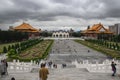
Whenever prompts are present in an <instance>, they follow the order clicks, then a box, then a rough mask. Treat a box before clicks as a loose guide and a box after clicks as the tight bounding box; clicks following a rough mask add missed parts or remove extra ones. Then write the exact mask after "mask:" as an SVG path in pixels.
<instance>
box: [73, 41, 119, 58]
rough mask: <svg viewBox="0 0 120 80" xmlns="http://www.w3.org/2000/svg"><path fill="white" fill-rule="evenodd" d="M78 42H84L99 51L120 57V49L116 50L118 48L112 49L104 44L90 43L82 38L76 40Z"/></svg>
mask: <svg viewBox="0 0 120 80" xmlns="http://www.w3.org/2000/svg"><path fill="white" fill-rule="evenodd" d="M75 41H76V42H78V43H80V44H83V45H85V46H88V47H90V48H92V49H94V50H97V51H99V52H102V53H104V54H106V55H108V56H111V57H113V58H117V59H120V51H116V50H111V49H109V48H106V47H104V46H100V45H97V44H93V43H90V42H88V41H82V40H75Z"/></svg>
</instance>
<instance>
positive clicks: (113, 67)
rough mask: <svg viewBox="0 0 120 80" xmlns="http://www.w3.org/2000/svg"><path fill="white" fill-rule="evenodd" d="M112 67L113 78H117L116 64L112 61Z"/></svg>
mask: <svg viewBox="0 0 120 80" xmlns="http://www.w3.org/2000/svg"><path fill="white" fill-rule="evenodd" d="M111 67H112V71H113V74H112V76H115V74H116V63H114V62H113V61H112V63H111Z"/></svg>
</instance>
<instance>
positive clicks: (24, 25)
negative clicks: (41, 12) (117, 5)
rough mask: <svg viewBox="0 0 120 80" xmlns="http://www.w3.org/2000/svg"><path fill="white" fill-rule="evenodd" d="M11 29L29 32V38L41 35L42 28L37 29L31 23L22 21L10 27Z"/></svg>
mask: <svg viewBox="0 0 120 80" xmlns="http://www.w3.org/2000/svg"><path fill="white" fill-rule="evenodd" d="M9 30H13V31H18V32H26V33H28V36H29V39H33V38H37V37H39V36H40V32H41V29H39V30H38V29H35V28H33V27H32V26H31V25H30V24H27V23H24V22H23V23H22V24H21V25H19V26H16V27H10V29H9Z"/></svg>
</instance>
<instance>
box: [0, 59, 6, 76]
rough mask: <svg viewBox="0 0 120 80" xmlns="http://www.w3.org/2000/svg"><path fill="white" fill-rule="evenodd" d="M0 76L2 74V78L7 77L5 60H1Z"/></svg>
mask: <svg viewBox="0 0 120 80" xmlns="http://www.w3.org/2000/svg"><path fill="white" fill-rule="evenodd" d="M0 74H1V77H2V76H3V75H5V64H4V60H1V63H0Z"/></svg>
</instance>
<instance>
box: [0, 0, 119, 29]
mask: <svg viewBox="0 0 120 80" xmlns="http://www.w3.org/2000/svg"><path fill="white" fill-rule="evenodd" d="M119 3H120V0H1V3H0V29H3V30H6V29H8V28H9V26H14V27H15V26H18V25H20V24H22V23H23V22H26V23H29V24H30V25H32V26H33V27H35V28H38V29H39V28H41V29H43V30H58V29H63V30H65V29H70V28H72V29H74V30H77V31H79V30H83V29H86V27H87V26H88V25H90V26H91V25H93V24H97V23H102V24H103V25H104V26H106V27H107V26H109V25H114V24H115V23H120V5H119Z"/></svg>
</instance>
